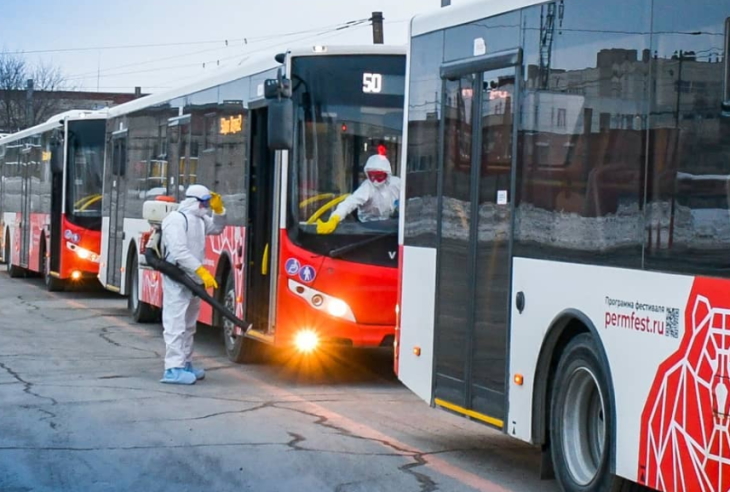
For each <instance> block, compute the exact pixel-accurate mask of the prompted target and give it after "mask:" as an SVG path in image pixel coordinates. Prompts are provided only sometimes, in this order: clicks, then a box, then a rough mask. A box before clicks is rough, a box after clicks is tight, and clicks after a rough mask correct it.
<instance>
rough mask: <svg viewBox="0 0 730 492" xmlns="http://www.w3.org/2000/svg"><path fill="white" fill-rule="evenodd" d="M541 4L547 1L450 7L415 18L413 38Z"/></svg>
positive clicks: (488, 0)
mask: <svg viewBox="0 0 730 492" xmlns="http://www.w3.org/2000/svg"><path fill="white" fill-rule="evenodd" d="M540 3H546V2H545V0H472V1H470V2H466V3H463V4H459V5H450V6H448V7H443V8H440V9H438V10H434V11H432V12H428V13H426V14H421V15H417V16H416V17H414V18H413V20H412V21H411V36H412V37H415V36H420V35H421V34H428V33H430V32H434V31H440V30H442V29H446V28H448V27H453V26H459V25H461V24H468V23H470V22H474V21H477V20H481V19H486V18H488V17H492V16H494V15H499V14H502V13H506V12H511V11H513V10H518V9H521V8H524V7H529V6H531V5H537V4H540Z"/></svg>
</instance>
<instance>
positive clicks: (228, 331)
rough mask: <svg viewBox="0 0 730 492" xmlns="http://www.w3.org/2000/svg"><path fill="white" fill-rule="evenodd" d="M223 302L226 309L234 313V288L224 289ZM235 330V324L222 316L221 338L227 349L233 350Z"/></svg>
mask: <svg viewBox="0 0 730 492" xmlns="http://www.w3.org/2000/svg"><path fill="white" fill-rule="evenodd" d="M223 304H224V305H225V306H226V309H227V310H228V311H230V312H232V313H235V312H236V311H235V310H236V290H235V288H230V289H228V291H226V297H225V298H224V299H223ZM234 330H235V325H234V324H233V323H232V322H231V321H230V320H229V319H228V318H225V317H224V318H223V338H224V339H225V342H226V348H227V349H228V350H233V348H234V347H235V346H236V338H238V337H236V335H235V334H234V333H233V332H234Z"/></svg>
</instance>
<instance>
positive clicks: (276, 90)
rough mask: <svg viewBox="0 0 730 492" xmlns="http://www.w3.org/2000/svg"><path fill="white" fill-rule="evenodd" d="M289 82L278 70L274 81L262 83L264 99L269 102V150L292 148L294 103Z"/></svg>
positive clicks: (268, 80)
mask: <svg viewBox="0 0 730 492" xmlns="http://www.w3.org/2000/svg"><path fill="white" fill-rule="evenodd" d="M291 96H292V88H291V80H289V79H287V78H285V77H284V74H283V72H282V69H281V68H279V70H278V71H277V74H276V78H275V79H267V80H266V81H264V97H265V98H266V99H267V100H268V101H269V106H268V107H269V120H268V128H267V130H268V132H267V133H268V135H269V149H271V150H291V149H292V147H293V146H294V103H293V102H292V100H291Z"/></svg>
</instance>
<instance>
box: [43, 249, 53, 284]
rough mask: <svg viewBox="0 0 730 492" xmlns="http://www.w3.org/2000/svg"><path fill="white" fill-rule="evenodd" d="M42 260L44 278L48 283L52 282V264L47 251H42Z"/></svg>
mask: <svg viewBox="0 0 730 492" xmlns="http://www.w3.org/2000/svg"><path fill="white" fill-rule="evenodd" d="M41 261H42V262H43V278H44V279H45V281H46V285H48V284H49V283H50V282H51V266H50V262H49V261H48V255H47V254H46V252H45V251H41Z"/></svg>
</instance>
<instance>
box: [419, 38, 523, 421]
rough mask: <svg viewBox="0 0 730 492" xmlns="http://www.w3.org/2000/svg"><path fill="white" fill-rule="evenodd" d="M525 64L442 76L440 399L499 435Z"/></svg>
mask: <svg viewBox="0 0 730 492" xmlns="http://www.w3.org/2000/svg"><path fill="white" fill-rule="evenodd" d="M519 63H520V53H519V52H514V53H511V54H499V55H485V56H483V57H480V58H477V59H471V60H468V61H466V62H455V63H449V64H446V65H443V66H442V69H441V76H442V79H443V101H444V103H443V104H444V106H443V108H442V109H443V112H442V114H443V115H444V119H445V120H444V123H443V124H442V125H441V127H442V130H441V139H440V142H441V146H442V148H441V151H442V156H443V157H442V163H441V164H442V172H441V173H440V179H441V182H440V183H439V209H438V229H437V235H438V238H437V259H438V260H437V261H438V263H437V271H436V279H437V281H436V313H435V318H434V319H435V344H434V346H435V350H434V357H435V360H434V378H433V397H434V403H435V404H436V405H438V406H441V407H444V408H447V409H450V410H452V411H456V412H458V413H465V414H469V415H472V416H474V417H475V418H478V419H480V420H483V421H485V422H487V423H488V424H491V425H493V426H495V427H499V428H501V427H502V426H503V420H504V418H505V416H506V410H507V409H506V408H505V407H506V399H505V392H506V384H507V383H506V378H507V375H506V362H507V361H506V354H507V353H508V351H507V340H508V338H507V334H508V326H509V307H510V294H509V293H510V284H511V273H512V271H511V270H512V267H511V261H510V257H511V237H512V226H513V225H512V224H513V223H512V216H513V214H512V201H513V199H514V175H515V173H514V171H515V168H516V166H515V164H514V159H515V155H516V152H515V141H516V138H515V131H516V130H515V129H516V128H517V127H516V118H515V114H518V112H517V111H515V108H516V107H517V101H516V96H517V94H519V88H518V87H517V85H518V84H519V80H520V73H519V66H518V64H519ZM465 265H466V267H464V266H465Z"/></svg>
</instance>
